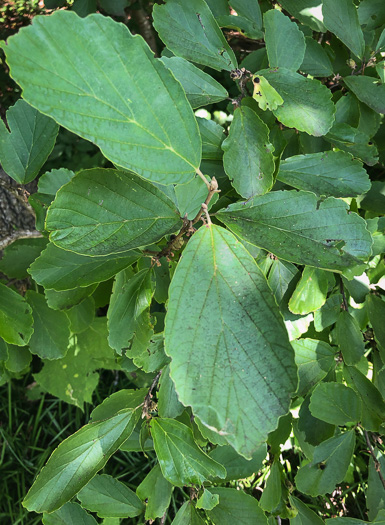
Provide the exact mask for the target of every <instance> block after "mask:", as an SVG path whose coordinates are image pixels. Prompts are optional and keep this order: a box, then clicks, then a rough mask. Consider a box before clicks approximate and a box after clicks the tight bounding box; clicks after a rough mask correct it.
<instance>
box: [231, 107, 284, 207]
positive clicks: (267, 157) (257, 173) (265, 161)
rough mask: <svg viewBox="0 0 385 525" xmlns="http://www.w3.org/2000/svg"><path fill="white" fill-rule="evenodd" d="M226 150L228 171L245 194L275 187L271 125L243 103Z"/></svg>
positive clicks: (250, 195) (247, 197) (237, 187)
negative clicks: (270, 139) (270, 140)
mask: <svg viewBox="0 0 385 525" xmlns="http://www.w3.org/2000/svg"><path fill="white" fill-rule="evenodd" d="M222 149H223V151H224V155H223V166H224V168H225V171H226V173H227V175H228V176H229V178H230V180H231V183H232V185H233V186H234V188H235V189H236V190H237V192H238V193H239V194H240V195H242V197H244V198H245V199H249V198H251V197H254V195H262V194H264V193H266V192H268V191H269V190H270V189H271V187H272V186H273V173H274V157H273V151H274V147H273V146H272V144H270V142H269V128H268V127H267V126H266V124H265V123H264V122H263V121H262V120H261V119H260V118H259V117H258V115H257V114H256V113H255V112H254V111H253V110H252V109H251V108H249V107H247V106H242V107H239V108H237V109H236V110H235V111H234V119H233V121H232V123H231V126H230V132H229V136H228V137H227V138H226V139H225V140H224V142H223V144H222Z"/></svg>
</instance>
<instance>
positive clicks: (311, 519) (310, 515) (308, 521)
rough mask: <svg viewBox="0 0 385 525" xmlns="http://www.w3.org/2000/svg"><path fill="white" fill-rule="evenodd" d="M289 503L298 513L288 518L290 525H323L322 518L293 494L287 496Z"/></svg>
mask: <svg viewBox="0 0 385 525" xmlns="http://www.w3.org/2000/svg"><path fill="white" fill-rule="evenodd" d="M289 501H290V505H291V506H292V507H294V508H295V509H296V510H297V512H298V514H297V515H296V516H295V517H294V518H291V519H290V525H324V522H323V520H322V519H321V518H320V517H319V516H318V514H316V513H315V512H314V511H313V510H311V509H310V508H309V507H308V506H307V505H305V503H303V502H302V501H301V500H299V499H298V498H295V497H294V496H291V495H290V496H289Z"/></svg>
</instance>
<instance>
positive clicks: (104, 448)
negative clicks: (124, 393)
mask: <svg viewBox="0 0 385 525" xmlns="http://www.w3.org/2000/svg"><path fill="white" fill-rule="evenodd" d="M139 417H140V411H139V410H138V409H127V410H122V411H121V412H119V413H118V414H116V415H115V416H113V417H111V418H109V419H106V420H104V421H99V422H96V423H88V425H85V426H84V427H82V428H81V429H80V430H78V431H77V432H76V433H75V434H72V436H70V437H69V438H67V439H66V440H64V441H63V442H62V443H60V445H59V446H58V447H57V448H56V449H55V450H54V452H53V453H52V455H51V457H50V458H49V460H48V461H47V463H46V465H45V467H43V469H42V470H41V472H40V474H39V475H38V477H37V478H36V480H35V482H34V484H33V485H32V487H31V488H30V490H29V491H28V494H27V495H26V497H25V498H24V500H23V505H24V507H25V508H26V509H28V510H29V511H30V512H31V511H35V512H53V511H54V510H57V509H58V508H60V507H61V506H62V505H64V503H66V502H67V501H69V500H70V499H71V498H72V497H73V496H75V494H77V493H78V492H79V491H80V489H82V488H83V487H84V486H85V485H86V484H87V483H88V482H89V481H90V480H91V479H92V478H93V477H94V476H95V474H96V473H97V472H98V471H99V470H101V469H102V468H103V467H104V465H105V464H106V463H107V461H108V459H109V458H110V457H111V456H112V454H114V452H116V451H117V450H118V448H119V447H120V445H121V444H122V443H123V442H124V441H125V440H126V439H127V438H128V436H129V435H130V434H131V432H132V431H133V429H134V427H135V425H136V423H137V421H138V419H139Z"/></svg>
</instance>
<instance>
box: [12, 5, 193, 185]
mask: <svg viewBox="0 0 385 525" xmlns="http://www.w3.org/2000/svg"><path fill="white" fill-rule="evenodd" d="M4 50H5V53H6V57H7V61H8V64H9V66H10V69H11V76H12V78H14V80H15V81H16V82H18V83H19V84H20V85H21V87H22V88H23V96H24V98H25V100H26V101H27V102H29V103H30V104H31V105H33V106H34V107H36V108H37V109H38V110H39V111H41V112H42V113H45V114H47V115H49V116H50V117H52V118H53V119H55V120H56V121H57V122H58V123H59V124H61V125H62V126H64V127H66V128H68V129H69V130H70V131H72V132H74V133H76V134H77V135H80V136H81V137H83V138H85V139H87V140H90V141H92V142H94V143H95V144H96V145H97V146H99V148H100V149H101V150H102V153H103V154H104V155H105V156H106V157H107V158H108V159H110V160H111V161H112V162H113V163H114V164H116V165H118V166H122V167H124V168H126V169H131V170H133V171H135V172H137V173H139V174H140V175H142V176H143V177H146V178H150V179H151V180H154V181H157V182H160V183H163V184H171V183H172V182H174V183H177V182H180V183H183V182H187V181H188V180H190V179H191V178H192V177H193V175H194V172H195V171H196V168H198V167H199V163H200V149H201V145H200V138H199V133H198V128H197V124H196V121H195V119H194V115H193V113H192V109H191V106H190V104H189V103H188V101H187V99H186V96H185V94H184V92H183V89H182V87H181V85H180V84H179V82H177V81H176V80H175V78H174V76H173V75H172V73H171V72H170V71H169V70H168V69H167V68H166V67H165V65H164V64H163V63H162V62H161V61H160V60H157V59H155V58H154V55H153V53H152V51H151V50H150V48H149V47H148V46H147V44H146V43H145V41H144V40H143V38H142V37H140V36H132V35H131V33H130V31H129V30H128V29H127V26H125V25H123V24H118V23H116V22H114V21H113V20H112V19H111V18H109V17H106V16H102V15H99V14H94V15H91V16H88V17H87V18H79V17H78V16H77V15H76V14H75V13H74V12H70V11H61V10H59V11H56V12H55V13H54V14H53V15H51V16H44V17H43V16H41V17H40V16H37V17H34V19H33V23H32V25H30V26H28V27H26V28H23V29H22V30H21V31H19V33H18V34H17V35H14V36H12V37H10V38H9V39H8V41H7V46H4ZM26 50H28V52H27V53H26ZM60 50H65V53H60V52H58V51H60Z"/></svg>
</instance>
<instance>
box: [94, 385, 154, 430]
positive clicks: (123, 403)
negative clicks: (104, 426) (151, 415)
mask: <svg viewBox="0 0 385 525" xmlns="http://www.w3.org/2000/svg"><path fill="white" fill-rule="evenodd" d="M147 393H148V390H147V389H146V388H139V389H138V390H127V389H123V390H118V392H114V393H113V394H111V395H110V396H108V397H106V398H105V399H104V401H103V402H102V403H100V405H98V406H97V407H95V408H94V409H93V411H92V412H91V415H90V421H91V422H92V423H95V421H102V420H103V419H108V418H110V417H111V416H115V415H116V414H118V413H119V412H121V411H122V410H126V409H127V408H132V409H136V408H138V407H140V406H142V405H143V402H144V398H145V397H146V394H147Z"/></svg>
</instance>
